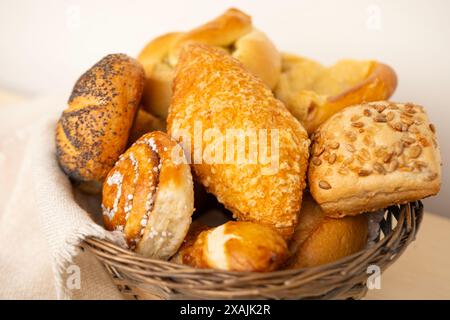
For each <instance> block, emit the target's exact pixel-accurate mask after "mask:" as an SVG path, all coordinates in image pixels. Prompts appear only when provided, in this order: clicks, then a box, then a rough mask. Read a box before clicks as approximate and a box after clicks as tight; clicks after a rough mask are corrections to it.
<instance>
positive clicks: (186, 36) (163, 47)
mask: <svg viewBox="0 0 450 320" xmlns="http://www.w3.org/2000/svg"><path fill="white" fill-rule="evenodd" d="M193 41H195V42H200V43H205V44H208V45H211V46H215V47H219V48H222V49H223V50H224V51H226V52H228V53H229V54H230V55H231V56H233V57H235V58H237V59H238V60H240V61H241V62H242V63H243V64H244V65H245V66H246V68H247V69H248V70H250V71H251V72H252V73H253V74H255V75H256V76H258V77H260V78H261V79H262V80H263V81H264V83H265V84H266V85H267V86H269V87H270V88H271V89H272V88H274V87H275V85H276V83H277V82H278V78H279V76H280V72H281V57H280V54H279V52H278V50H277V49H276V47H275V46H274V44H273V43H272V42H271V41H270V39H269V38H268V37H267V36H266V35H265V34H264V33H263V32H261V31H259V30H257V29H255V28H254V27H253V25H252V20H251V17H250V16H248V15H247V14H245V13H243V12H242V11H239V10H237V9H229V10H227V11H226V12H225V13H223V14H222V15H221V16H219V17H217V18H216V19H214V20H212V21H210V22H208V23H206V24H204V25H202V26H200V27H198V28H195V29H193V30H191V31H189V32H172V33H168V34H165V35H163V36H160V37H158V38H156V39H154V40H152V41H151V42H150V43H149V44H148V45H147V46H146V47H145V48H144V49H143V50H142V52H141V53H140V54H139V57H138V60H139V61H140V62H141V63H142V65H143V66H144V69H145V74H146V82H145V89H144V95H143V103H144V107H145V108H146V110H147V111H149V112H150V113H152V114H154V115H156V116H158V117H160V118H164V119H165V118H166V117H167V112H168V107H169V104H170V98H171V96H172V80H173V77H174V68H175V66H176V64H177V62H178V56H179V53H180V50H181V48H182V47H183V45H185V44H186V43H188V42H193Z"/></svg>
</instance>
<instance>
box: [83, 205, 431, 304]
mask: <svg viewBox="0 0 450 320" xmlns="http://www.w3.org/2000/svg"><path fill="white" fill-rule="evenodd" d="M422 216H423V205H422V203H421V202H420V201H415V202H411V203H408V204H405V205H400V206H391V207H389V208H387V209H386V210H385V214H384V218H383V219H382V221H381V222H380V235H379V236H378V238H377V239H376V242H375V244H374V245H372V246H370V247H368V248H366V249H364V250H362V251H360V252H358V253H356V254H354V255H351V256H348V257H346V258H343V259H341V260H339V261H336V262H334V263H331V264H327V265H323V266H319V267H315V268H307V269H295V270H281V271H274V272H269V273H243V272H227V271H220V270H209V269H195V268H192V267H189V266H185V265H179V264H174V263H171V262H167V261H161V260H155V259H149V258H144V257H142V256H139V255H138V254H135V253H133V252H131V251H128V250H126V249H123V248H121V247H119V246H117V245H115V244H113V243H110V242H107V241H103V240H99V239H93V238H91V239H88V240H86V243H87V245H88V247H89V248H90V250H91V251H92V252H93V253H94V254H95V255H96V256H97V258H98V259H100V261H101V262H102V263H103V264H104V265H105V267H106V269H107V270H108V272H109V273H110V274H111V276H112V279H113V281H114V283H115V284H116V285H117V287H118V288H119V290H120V291H121V292H122V294H124V295H125V296H127V297H128V298H134V299H350V298H352V299H359V298H362V297H364V295H365V294H366V291H367V286H366V281H367V277H368V276H369V274H367V267H368V266H369V265H377V266H378V267H380V268H381V271H382V272H383V271H384V270H386V268H388V267H389V266H390V265H391V264H392V263H393V262H394V261H395V260H396V259H397V258H398V257H399V256H400V255H401V254H402V253H403V251H404V250H405V249H406V247H407V246H408V245H409V243H410V242H411V241H413V240H414V239H415V236H416V233H417V231H418V228H419V225H420V222H421V220H422Z"/></svg>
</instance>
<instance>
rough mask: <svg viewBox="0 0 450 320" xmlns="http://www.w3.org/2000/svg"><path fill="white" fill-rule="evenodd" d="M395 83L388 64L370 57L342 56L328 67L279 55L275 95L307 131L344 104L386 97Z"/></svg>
mask: <svg viewBox="0 0 450 320" xmlns="http://www.w3.org/2000/svg"><path fill="white" fill-rule="evenodd" d="M396 86H397V77H396V75H395V72H394V70H392V69H391V68H390V67H389V66H387V65H385V64H382V63H380V62H377V61H373V60H366V61H358V60H341V61H339V62H337V63H336V64H335V65H333V66H331V67H324V66H322V65H320V64H319V63H317V62H315V61H312V60H309V59H306V58H303V57H299V56H295V55H291V54H283V55H282V74H281V76H280V80H279V82H278V84H277V87H276V88H275V95H276V97H277V98H278V99H280V100H281V101H283V102H284V103H285V104H286V107H287V108H288V109H289V111H291V113H292V114H293V115H294V116H295V117H296V118H297V119H298V120H299V121H300V122H301V123H302V124H303V125H304V126H305V128H306V130H307V131H308V132H309V133H312V132H313V131H314V130H315V129H317V127H318V126H319V125H320V124H321V123H322V122H324V121H325V120H327V119H328V118H329V117H331V116H332V115H333V114H335V113H336V112H338V111H339V110H341V109H343V108H344V107H346V106H350V105H354V104H358V103H361V102H365V101H379V100H386V99H388V98H389V97H390V96H391V95H392V93H393V92H394V90H395V88H396Z"/></svg>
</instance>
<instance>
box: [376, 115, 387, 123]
mask: <svg viewBox="0 0 450 320" xmlns="http://www.w3.org/2000/svg"><path fill="white" fill-rule="evenodd" d="M373 120H375V122H387V119H386V115H385V114H377V115H376V117H375V118H373Z"/></svg>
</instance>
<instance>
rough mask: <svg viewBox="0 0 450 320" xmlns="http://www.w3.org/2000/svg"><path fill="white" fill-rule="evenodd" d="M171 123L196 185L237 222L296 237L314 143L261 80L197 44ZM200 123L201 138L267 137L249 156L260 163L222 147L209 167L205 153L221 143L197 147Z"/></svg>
mask: <svg viewBox="0 0 450 320" xmlns="http://www.w3.org/2000/svg"><path fill="white" fill-rule="evenodd" d="M167 121H168V122H167V124H168V132H169V133H170V134H171V136H172V137H175V138H176V139H180V138H181V139H180V143H181V144H183V146H184V148H185V150H186V152H188V153H189V154H190V159H192V162H193V165H192V166H193V169H194V171H195V174H196V177H197V178H198V181H200V182H201V183H202V184H203V185H204V186H205V188H206V189H207V190H208V191H209V192H211V193H212V194H214V195H215V196H216V197H217V199H218V201H219V202H221V203H222V204H224V205H225V207H226V208H227V209H229V210H230V211H231V212H232V213H233V215H234V217H235V218H237V219H238V220H243V221H252V222H257V223H261V224H264V225H267V226H270V227H272V228H275V229H277V230H278V231H279V232H280V233H281V234H282V235H283V236H284V237H285V239H288V238H289V237H290V236H291V235H292V233H293V232H294V228H295V225H296V224H297V215H298V212H299V211H300V203H301V199H302V193H303V189H304V187H305V175H306V169H307V165H308V157H309V139H308V135H307V133H306V131H305V129H304V128H303V127H302V126H301V124H300V123H299V122H298V121H297V120H296V119H295V118H294V117H293V116H292V115H291V114H290V113H289V111H288V110H287V109H286V108H285V107H284V105H283V104H282V103H281V102H280V101H278V100H277V99H275V98H274V96H273V94H272V92H271V91H270V90H269V89H268V87H267V86H265V85H264V84H263V83H262V81H261V80H260V79H259V78H257V77H255V76H254V75H252V74H251V73H250V72H248V71H247V70H246V69H245V68H244V67H243V66H242V64H240V63H239V61H237V60H236V59H234V58H232V57H230V56H229V55H227V54H225V53H224V52H222V51H221V50H219V49H217V48H214V47H210V46H205V45H203V44H199V43H191V44H189V45H187V46H185V47H184V49H183V51H182V52H181V55H180V59H179V62H178V66H177V74H176V76H175V80H174V96H173V99H172V104H171V107H170V114H169V117H168V119H167ZM199 124H201V126H202V131H203V132H207V131H210V132H211V131H213V132H216V133H217V135H219V136H222V137H226V136H227V134H229V133H230V131H229V129H230V128H231V129H234V130H235V131H234V132H237V131H238V130H241V131H243V132H249V131H248V130H250V129H251V130H250V134H252V133H253V134H255V135H260V134H261V132H266V133H267V136H263V138H262V139H261V135H260V136H259V141H260V145H259V146H258V149H259V151H256V150H255V149H253V150H254V151H255V152H254V153H252V154H251V155H249V153H250V152H248V154H246V155H244V156H246V157H247V159H250V158H251V157H253V159H255V161H239V159H240V158H242V156H243V153H244V152H242V153H240V152H239V150H238V147H236V148H234V150H232V151H233V153H231V152H229V149H228V148H229V147H230V145H231V146H234V145H235V143H234V140H233V141H232V142H231V143H229V144H227V148H224V152H223V154H222V157H220V153H219V151H218V152H217V154H215V155H214V159H209V160H208V159H205V157H207V156H208V154H207V151H206V150H208V149H209V150H211V146H214V143H217V141H220V140H213V139H211V140H212V141H211V140H210V142H214V143H208V141H206V139H202V140H201V141H199V140H196V139H197V136H196V133H195V130H194V129H195V128H196V126H198V125H199ZM261 130H263V131H261ZM274 137H275V138H274ZM185 138H186V139H185ZM217 139H219V138H217ZM272 139H273V141H275V142H273V147H272V145H271V146H270V149H273V150H274V151H273V153H271V154H272V156H271V157H270V158H271V159H270V160H269V159H265V160H269V161H260V160H261V157H264V155H265V154H264V153H263V152H264V151H261V150H262V149H264V148H265V147H267V145H268V144H269V143H268V142H267V141H272ZM188 141H193V143H191V144H189V143H188ZM194 143H195V144H196V147H197V150H194V147H195V146H194ZM200 143H202V146H201V148H199V145H200ZM256 144H257V145H258V142H256ZM248 145H249V143H246V146H248ZM246 146H244V147H246ZM225 149H228V151H227V150H225ZM198 150H203V151H204V152H203V154H202V158H201V159H199V160H200V161H197V160H196V158H197V153H198ZM249 150H251V149H250V148H249ZM194 151H195V152H194ZM259 152H261V153H259ZM271 152H272V151H271ZM226 153H228V155H226ZM216 156H217V157H218V159H217V161H216V158H215V157H216ZM256 156H258V158H259V159H260V160H256ZM226 158H228V159H232V160H231V161H226ZM211 160H212V161H211Z"/></svg>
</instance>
